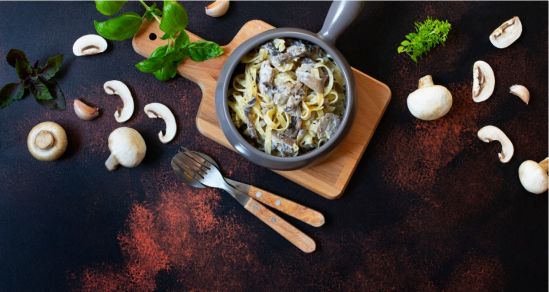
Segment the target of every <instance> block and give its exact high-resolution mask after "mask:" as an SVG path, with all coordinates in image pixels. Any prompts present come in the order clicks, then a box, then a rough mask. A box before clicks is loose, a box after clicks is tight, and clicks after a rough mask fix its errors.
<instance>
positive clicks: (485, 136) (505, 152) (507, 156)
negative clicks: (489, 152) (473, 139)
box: [477, 126, 515, 163]
mask: <svg viewBox="0 0 549 292" xmlns="http://www.w3.org/2000/svg"><path fill="white" fill-rule="evenodd" d="M477 135H478V137H479V139H480V140H481V141H483V142H486V143H489V142H492V141H498V142H499V143H500V144H501V152H500V153H498V157H499V160H500V161H501V162H503V163H507V162H509V161H510V160H511V158H512V157H513V153H514V152H515V149H514V147H513V143H511V140H509V138H508V137H507V135H505V133H503V131H502V130H500V129H499V128H498V127H495V126H485V127H482V129H480V130H479V131H478V133H477Z"/></svg>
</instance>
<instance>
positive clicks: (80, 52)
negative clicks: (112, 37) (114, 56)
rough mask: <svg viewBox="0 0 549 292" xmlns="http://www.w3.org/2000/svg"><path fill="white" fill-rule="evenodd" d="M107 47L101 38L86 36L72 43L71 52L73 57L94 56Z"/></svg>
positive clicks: (92, 35) (94, 35)
mask: <svg viewBox="0 0 549 292" xmlns="http://www.w3.org/2000/svg"><path fill="white" fill-rule="evenodd" d="M107 46H108V45H107V41H106V40H105V39H104V38H102V37H101V36H99V35H96V34H87V35H84V36H81V37H80V38H78V39H77V40H76V41H75V42H74V44H73V46H72V52H73V54H74V55H75V56H87V55H95V54H99V53H103V52H104V51H106V50H107Z"/></svg>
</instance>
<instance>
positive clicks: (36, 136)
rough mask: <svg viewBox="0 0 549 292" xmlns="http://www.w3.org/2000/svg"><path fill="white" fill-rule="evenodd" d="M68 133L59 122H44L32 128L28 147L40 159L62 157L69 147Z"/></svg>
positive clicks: (28, 138)
mask: <svg viewBox="0 0 549 292" xmlns="http://www.w3.org/2000/svg"><path fill="white" fill-rule="evenodd" d="M67 144H68V143H67V133H66V132H65V130H64V129H63V127H61V126H60V125H59V124H58V123H55V122H43V123H40V124H38V125H36V126H34V127H33V128H32V130H31V131H30V132H29V135H28V136H27V147H28V148H29V152H30V153H31V154H32V156H33V157H34V158H36V159H38V160H42V161H51V160H56V159H57V158H59V157H61V155H63V153H65V150H66V149H67Z"/></svg>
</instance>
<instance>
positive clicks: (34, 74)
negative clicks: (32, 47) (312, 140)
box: [0, 49, 66, 109]
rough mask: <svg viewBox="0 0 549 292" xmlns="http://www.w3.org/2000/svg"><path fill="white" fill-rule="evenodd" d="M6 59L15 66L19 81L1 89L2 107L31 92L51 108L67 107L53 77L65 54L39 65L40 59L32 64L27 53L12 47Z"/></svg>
mask: <svg viewBox="0 0 549 292" xmlns="http://www.w3.org/2000/svg"><path fill="white" fill-rule="evenodd" d="M6 60H7V61H8V64H9V65H10V66H12V67H13V68H15V72H16V73H17V76H18V77H19V82H15V83H8V84H6V85H4V87H2V89H0V108H4V107H6V106H8V105H10V104H11V103H12V102H14V101H17V100H21V99H23V98H24V97H25V96H26V95H27V94H28V93H29V92H30V93H31V94H32V95H33V96H34V98H35V99H36V101H37V102H38V103H40V104H41V105H44V106H46V107H48V108H50V109H65V106H66V105H65V96H64V95H63V92H62V91H61V88H59V85H58V84H57V82H55V81H54V80H53V79H52V78H53V77H54V76H55V74H57V72H58V71H59V69H60V68H61V64H62V63H63V55H56V56H53V57H51V58H49V59H48V61H47V62H46V64H45V65H44V66H39V65H38V61H36V62H35V63H34V65H32V66H31V65H30V64H29V61H28V59H27V56H26V55H25V53H23V52H22V51H20V50H17V49H11V50H10V51H9V52H8V55H7V56H6Z"/></svg>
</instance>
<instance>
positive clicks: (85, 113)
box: [73, 99, 99, 121]
mask: <svg viewBox="0 0 549 292" xmlns="http://www.w3.org/2000/svg"><path fill="white" fill-rule="evenodd" d="M73 107H74V113H76V115H77V116H78V117H79V118H80V119H82V120H85V121H89V120H93V119H95V118H97V116H98V115H99V108H98V107H92V106H89V105H87V104H85V103H84V102H82V101H81V100H80V99H75V100H74V104H73Z"/></svg>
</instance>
